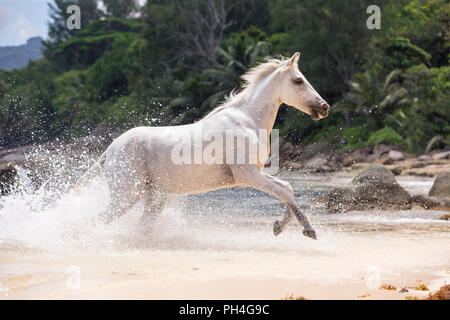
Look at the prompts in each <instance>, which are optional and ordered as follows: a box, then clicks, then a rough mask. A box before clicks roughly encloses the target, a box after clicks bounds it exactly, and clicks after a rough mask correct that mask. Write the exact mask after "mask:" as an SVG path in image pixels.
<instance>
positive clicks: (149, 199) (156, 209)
mask: <svg viewBox="0 0 450 320" xmlns="http://www.w3.org/2000/svg"><path fill="white" fill-rule="evenodd" d="M167 198H168V197H167V194H166V193H164V192H160V191H158V190H157V189H156V188H152V189H148V190H147V192H146V199H145V207H144V214H143V216H142V217H141V221H140V225H141V226H142V227H143V228H145V229H146V230H149V229H151V226H152V224H153V222H154V221H155V220H156V218H157V217H158V215H159V213H161V211H162V210H163V209H164V206H165V205H166V203H167Z"/></svg>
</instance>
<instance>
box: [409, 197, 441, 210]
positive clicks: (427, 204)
mask: <svg viewBox="0 0 450 320" xmlns="http://www.w3.org/2000/svg"><path fill="white" fill-rule="evenodd" d="M411 203H412V204H413V205H414V204H415V205H418V206H420V207H423V208H425V209H431V208H437V207H441V206H442V205H443V204H442V202H441V201H439V199H437V198H433V197H428V196H424V195H417V196H413V197H411Z"/></svg>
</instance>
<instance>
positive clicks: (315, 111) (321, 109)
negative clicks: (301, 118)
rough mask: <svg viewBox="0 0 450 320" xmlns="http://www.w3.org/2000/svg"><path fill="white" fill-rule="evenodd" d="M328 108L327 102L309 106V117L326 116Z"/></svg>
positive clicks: (319, 117) (316, 118)
mask: <svg viewBox="0 0 450 320" xmlns="http://www.w3.org/2000/svg"><path fill="white" fill-rule="evenodd" d="M329 110H330V106H329V105H328V103H322V104H320V105H319V106H314V107H311V119H313V120H320V119H322V118H325V117H326V116H328V111H329Z"/></svg>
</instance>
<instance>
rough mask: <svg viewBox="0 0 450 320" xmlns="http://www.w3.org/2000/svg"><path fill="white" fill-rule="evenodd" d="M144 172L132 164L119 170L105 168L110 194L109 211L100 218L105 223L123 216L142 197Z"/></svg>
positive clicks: (144, 186) (144, 184) (143, 192)
mask: <svg viewBox="0 0 450 320" xmlns="http://www.w3.org/2000/svg"><path fill="white" fill-rule="evenodd" d="M144 173H145V172H143V171H142V170H140V168H139V167H133V165H132V164H127V165H122V166H121V167H120V169H119V170H118V169H117V168H107V167H106V168H105V178H106V181H107V183H108V187H109V193H110V197H111V199H110V203H109V209H108V211H107V213H106V214H103V215H102V216H101V217H100V218H101V220H103V221H104V222H105V223H110V222H112V221H113V220H115V219H117V218H119V217H121V216H122V215H124V214H125V213H126V212H127V211H128V210H130V209H131V208H132V207H133V206H134V205H135V204H136V202H137V201H138V200H139V199H141V198H142V197H143V195H144V194H145V188H146V181H145V179H146V177H145V174H144Z"/></svg>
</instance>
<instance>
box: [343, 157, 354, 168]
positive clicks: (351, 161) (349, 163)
mask: <svg viewBox="0 0 450 320" xmlns="http://www.w3.org/2000/svg"><path fill="white" fill-rule="evenodd" d="M355 163H356V159H355V157H353V156H348V157H345V158H344V161H342V165H343V166H344V167H351V166H352V165H353V164H355Z"/></svg>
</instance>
